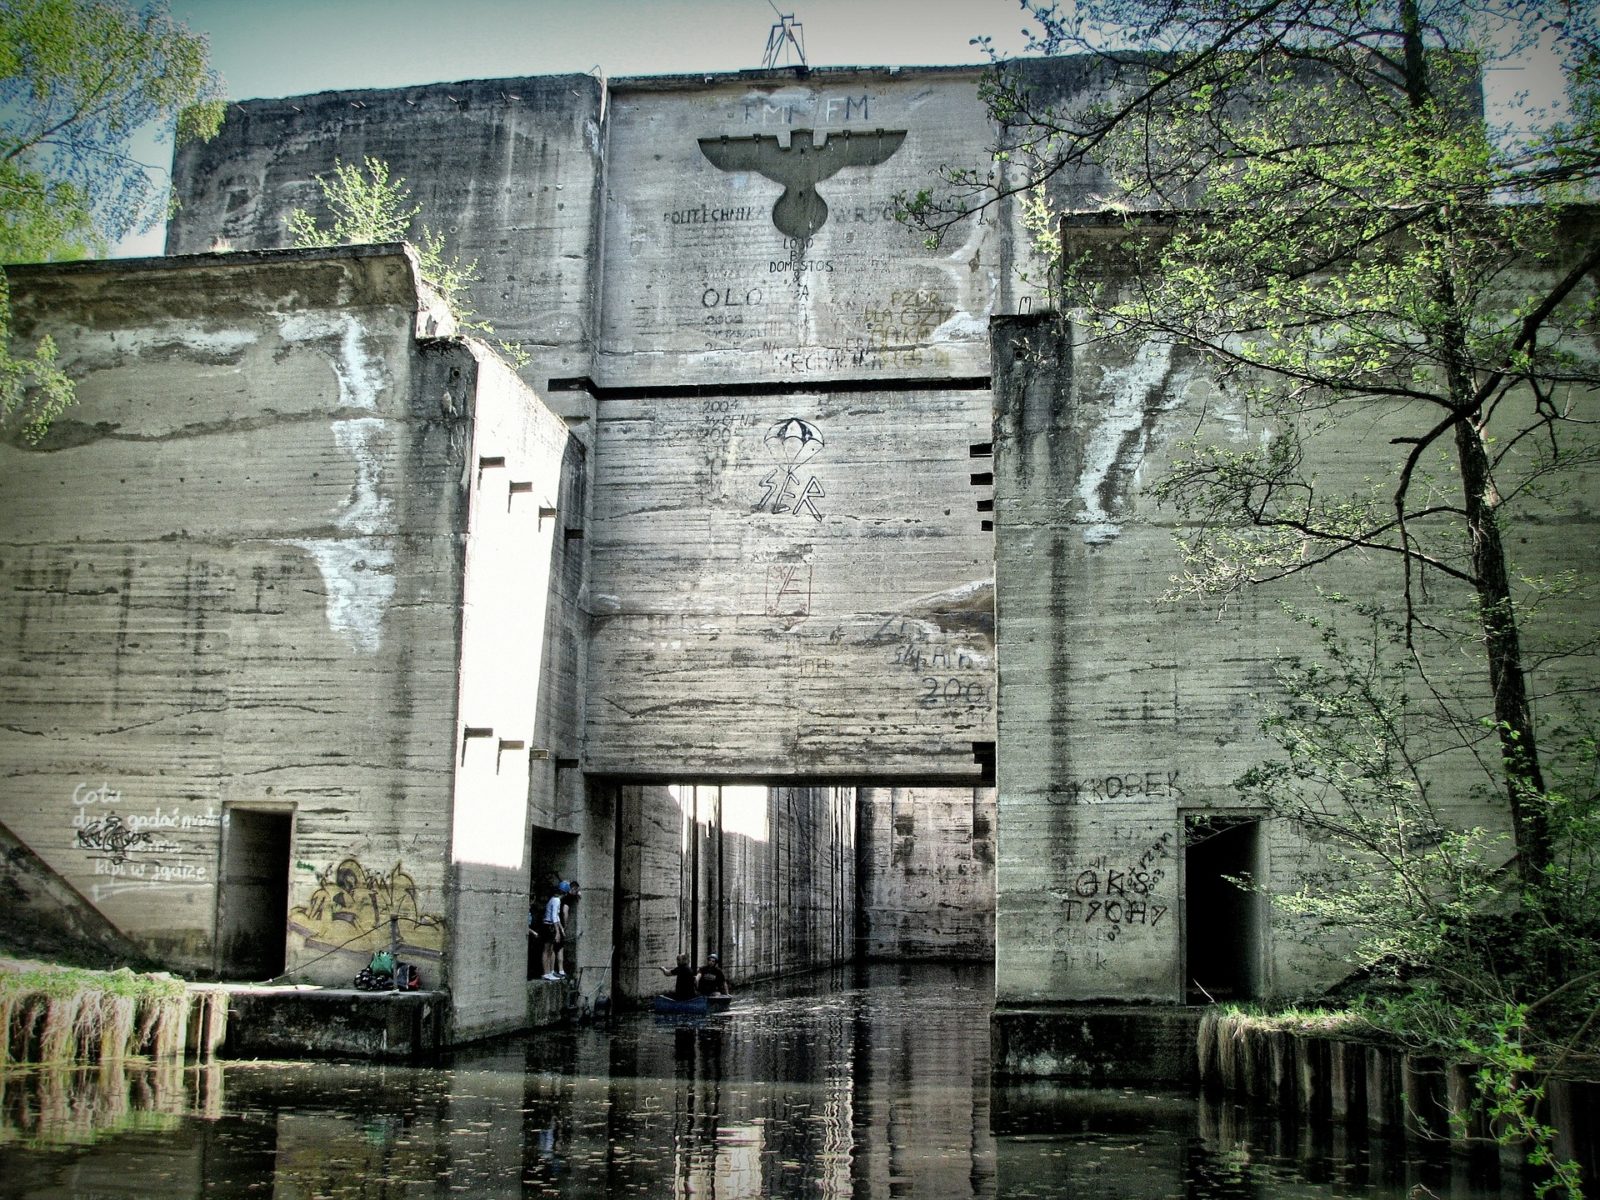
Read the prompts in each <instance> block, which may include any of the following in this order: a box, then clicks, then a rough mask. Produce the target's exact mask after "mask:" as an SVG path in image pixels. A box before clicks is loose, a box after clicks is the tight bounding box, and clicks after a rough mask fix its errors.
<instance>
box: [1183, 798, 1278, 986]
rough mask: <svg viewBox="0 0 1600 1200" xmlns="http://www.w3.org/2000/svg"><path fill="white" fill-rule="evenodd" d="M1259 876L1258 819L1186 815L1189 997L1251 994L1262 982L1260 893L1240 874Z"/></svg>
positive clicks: (1186, 971) (1186, 983)
mask: <svg viewBox="0 0 1600 1200" xmlns="http://www.w3.org/2000/svg"><path fill="white" fill-rule="evenodd" d="M1260 877H1261V822H1260V821H1259V820H1257V819H1255V818H1254V817H1234V816H1218V815H1216V814H1205V815H1201V814H1195V815H1191V816H1188V817H1186V818H1185V819H1184V854H1183V879H1184V908H1183V912H1184V955H1183V957H1184V967H1185V969H1184V990H1185V998H1186V1000H1187V1002H1188V1003H1190V1004H1206V1003H1210V1002H1211V1001H1213V1000H1249V999H1254V998H1255V997H1256V996H1258V995H1259V994H1260V986H1261V934H1262V928H1261V925H1262V922H1261V903H1260V897H1259V896H1257V895H1256V894H1255V893H1253V892H1250V891H1247V890H1246V889H1245V888H1244V887H1241V886H1240V884H1239V883H1237V882H1235V880H1240V881H1248V880H1253V879H1258V878H1260Z"/></svg>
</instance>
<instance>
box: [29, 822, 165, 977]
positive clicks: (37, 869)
mask: <svg viewBox="0 0 1600 1200" xmlns="http://www.w3.org/2000/svg"><path fill="white" fill-rule="evenodd" d="M0 896H3V897H4V900H5V920H4V921H3V922H0V944H3V947H4V953H5V954H7V955H9V956H13V957H16V958H24V959H34V958H36V959H44V960H47V961H51V962H61V963H67V964H70V965H72V966H79V967H89V968H91V969H105V970H110V969H114V968H116V967H120V966H128V967H132V968H133V969H135V970H148V969H151V968H152V967H153V966H154V964H153V963H151V962H149V961H148V960H147V959H146V957H145V954H144V952H143V951H142V950H141V949H140V948H139V947H138V946H137V945H136V944H135V943H134V942H133V941H132V940H130V939H129V938H128V937H127V936H126V935H124V934H123V932H122V931H121V930H120V929H118V928H117V927H116V926H115V925H113V924H111V922H110V921H108V920H106V918H105V916H104V915H103V914H102V913H101V912H100V910H99V909H97V908H96V907H95V906H94V905H93V904H91V903H90V902H89V900H88V898H87V897H85V896H84V895H83V893H81V892H79V891H78V889H77V888H75V887H73V886H72V885H71V884H70V883H68V882H67V881H66V880H65V879H63V878H62V877H61V876H60V875H59V874H58V873H57V872H55V871H54V870H52V869H51V868H50V866H49V865H48V864H47V863H45V861H44V860H43V859H41V858H40V857H39V856H38V855H37V854H35V853H34V852H33V851H32V850H31V849H29V847H28V846H27V845H26V844H25V843H23V842H22V841H20V840H18V838H17V837H16V836H15V835H14V834H13V833H12V832H11V831H10V830H9V829H7V828H6V827H5V825H4V824H3V823H0Z"/></svg>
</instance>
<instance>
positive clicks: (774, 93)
mask: <svg viewBox="0 0 1600 1200" xmlns="http://www.w3.org/2000/svg"><path fill="white" fill-rule="evenodd" d="M979 74H980V73H979V72H978V71H976V70H972V69H960V70H926V69H924V70H913V71H904V72H901V71H883V70H878V71H870V70H857V69H849V70H834V71H815V72H811V73H809V74H807V75H805V76H804V77H803V78H801V77H796V76H795V75H793V74H792V73H790V72H751V73H748V74H746V75H742V76H739V77H735V78H730V77H726V76H722V77H717V78H715V79H706V80H701V79H699V78H695V79H692V80H691V79H665V80H641V79H633V80H622V81H618V82H616V83H614V84H613V86H612V90H611V106H610V111H609V113H608V117H607V123H608V126H609V138H608V159H607V175H606V189H607V203H606V206H605V211H604V217H605V239H604V242H605V256H606V257H605V272H604V285H603V290H602V295H601V323H600V335H599V339H598V346H597V351H598V353H597V358H596V369H595V378H596V380H597V381H598V382H600V383H602V384H606V385H619V384H624V383H626V384H629V385H635V386H639V385H644V384H657V385H665V384H681V383H686V382H696V383H698V382H702V381H707V380H717V381H722V382H728V381H740V382H753V381H762V382H767V383H775V384H791V383H801V382H804V381H806V380H808V379H827V380H837V379H863V380H870V379H883V378H887V379H902V378H914V379H919V380H940V379H948V378H955V377H967V376H984V375H986V374H987V364H988V353H989V351H988V345H987V340H986V330H987V322H988V317H989V314H990V313H992V312H1014V311H1016V310H1017V306H1018V305H1019V304H1020V303H1021V302H1022V299H1023V298H1024V297H1028V298H1029V302H1030V303H1031V297H1032V291H1031V289H1029V288H1027V287H1025V286H1024V285H1023V284H1022V283H1020V282H1019V280H1018V277H1017V272H1016V269H1015V268H1016V266H1017V264H1016V263H1015V262H1013V261H1012V256H1013V254H1014V247H1015V246H1016V245H1017V240H1016V239H1015V237H1014V230H1012V229H1011V228H1010V227H1009V226H1008V225H1006V224H1003V223H1002V221H1004V220H1005V216H1004V214H992V215H990V216H987V217H985V218H983V219H979V218H968V219H966V220H963V221H962V222H960V223H959V224H958V225H957V226H956V228H955V229H954V230H952V231H951V233H950V235H949V237H948V238H947V239H946V241H945V244H944V245H942V246H941V247H939V248H937V249H929V248H927V247H926V246H925V245H924V244H923V238H922V235H921V234H919V233H918V232H917V231H916V230H915V229H913V228H910V227H908V226H906V225H903V224H901V223H900V222H898V221H896V220H895V216H894V212H895V197H896V195H897V194H898V193H902V192H906V193H914V192H916V191H917V190H918V189H920V188H923V187H925V186H927V185H928V183H929V181H930V180H933V179H934V178H936V176H937V173H938V171H939V169H940V168H941V167H943V166H955V167H972V168H976V169H978V170H980V171H982V170H986V169H987V168H988V166H989V164H988V162H987V149H988V147H989V145H990V144H991V138H992V134H991V131H990V126H989V121H988V117H987V114H986V112H985V111H984V108H983V105H982V104H981V103H980V102H979V100H978V94H977V83H978V79H979ZM905 399H909V397H907V398H905Z"/></svg>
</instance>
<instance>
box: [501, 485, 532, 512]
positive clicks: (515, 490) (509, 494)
mask: <svg viewBox="0 0 1600 1200" xmlns="http://www.w3.org/2000/svg"><path fill="white" fill-rule="evenodd" d="M532 493H533V483H532V482H531V481H530V482H527V483H524V482H523V481H521V480H519V479H513V480H512V481H511V486H510V487H509V488H507V489H506V511H507V512H510V511H511V501H512V500H514V499H515V498H516V497H518V496H527V495H531V494H532Z"/></svg>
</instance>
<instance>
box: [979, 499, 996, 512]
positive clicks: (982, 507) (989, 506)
mask: <svg viewBox="0 0 1600 1200" xmlns="http://www.w3.org/2000/svg"><path fill="white" fill-rule="evenodd" d="M978 511H979V512H993V511H994V497H993V496H991V497H989V499H987V500H979V501H978Z"/></svg>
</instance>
